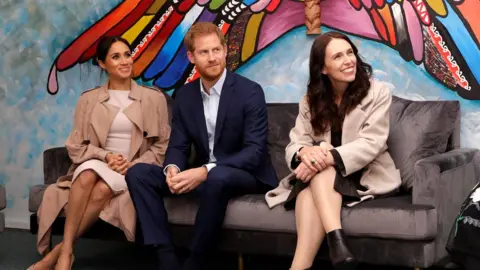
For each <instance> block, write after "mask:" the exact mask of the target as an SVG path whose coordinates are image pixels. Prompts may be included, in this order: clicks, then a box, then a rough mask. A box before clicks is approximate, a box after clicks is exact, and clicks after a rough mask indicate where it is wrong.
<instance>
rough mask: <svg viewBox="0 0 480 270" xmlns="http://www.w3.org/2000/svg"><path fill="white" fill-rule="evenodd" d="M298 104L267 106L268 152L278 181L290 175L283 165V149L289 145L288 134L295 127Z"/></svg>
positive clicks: (272, 104) (273, 104) (284, 164)
mask: <svg viewBox="0 0 480 270" xmlns="http://www.w3.org/2000/svg"><path fill="white" fill-rule="evenodd" d="M297 114H298V104H297V103H289V104H275V103H271V104H268V145H267V146H268V151H269V153H270V158H271V159H272V164H273V167H274V168H275V171H276V172H277V177H278V179H282V178H283V177H285V176H287V175H288V174H289V173H290V170H289V169H288V167H287V165H286V163H285V147H286V146H287V145H288V143H290V137H289V133H290V130H291V129H292V128H293V127H294V126H295V119H296V118H297Z"/></svg>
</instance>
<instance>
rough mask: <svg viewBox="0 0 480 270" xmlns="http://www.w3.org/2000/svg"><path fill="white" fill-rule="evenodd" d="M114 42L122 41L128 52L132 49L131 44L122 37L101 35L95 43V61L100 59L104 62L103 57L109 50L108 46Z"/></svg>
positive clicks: (104, 57)
mask: <svg viewBox="0 0 480 270" xmlns="http://www.w3.org/2000/svg"><path fill="white" fill-rule="evenodd" d="M116 42H122V43H123V44H125V45H127V47H128V49H129V50H130V52H131V51H132V46H131V45H130V43H128V41H127V40H126V39H124V38H122V37H119V36H105V37H102V38H101V39H100V40H99V41H98V44H97V51H96V55H95V56H96V61H97V63H98V61H102V62H105V59H106V58H107V54H108V50H110V47H112V45H113V43H116Z"/></svg>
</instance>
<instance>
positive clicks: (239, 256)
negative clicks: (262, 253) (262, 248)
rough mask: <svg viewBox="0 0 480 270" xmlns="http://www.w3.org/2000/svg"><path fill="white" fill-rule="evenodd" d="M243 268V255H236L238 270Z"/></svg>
mask: <svg viewBox="0 0 480 270" xmlns="http://www.w3.org/2000/svg"><path fill="white" fill-rule="evenodd" d="M244 269H245V268H244V266H243V254H242V253H238V270H244Z"/></svg>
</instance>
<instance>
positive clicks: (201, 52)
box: [187, 33, 227, 81]
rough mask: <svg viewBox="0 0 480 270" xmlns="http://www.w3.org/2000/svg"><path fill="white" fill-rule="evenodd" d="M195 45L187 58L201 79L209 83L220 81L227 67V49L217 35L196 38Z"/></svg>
mask: <svg viewBox="0 0 480 270" xmlns="http://www.w3.org/2000/svg"><path fill="white" fill-rule="evenodd" d="M193 45H194V46H193V48H194V49H193V51H189V52H187V56H188V59H189V60H190V62H191V63H192V64H194V65H195V68H196V69H197V72H198V73H199V74H200V77H202V79H204V80H207V81H215V80H216V79H218V78H219V77H220V76H221V75H222V73H223V70H224V69H225V67H226V65H227V61H226V57H227V47H226V46H225V45H222V42H221V40H220V38H219V37H218V36H217V35H216V34H215V33H211V34H207V35H198V36H196V37H195V38H194V40H193Z"/></svg>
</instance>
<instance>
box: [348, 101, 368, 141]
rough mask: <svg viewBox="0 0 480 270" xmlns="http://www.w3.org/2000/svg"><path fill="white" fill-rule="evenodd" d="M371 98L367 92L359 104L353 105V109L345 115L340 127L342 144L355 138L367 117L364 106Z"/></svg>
mask: <svg viewBox="0 0 480 270" xmlns="http://www.w3.org/2000/svg"><path fill="white" fill-rule="evenodd" d="M371 99H372V96H371V94H370V93H369V94H368V95H367V96H366V97H365V98H364V99H363V100H362V101H361V102H360V104H358V105H357V107H355V109H353V110H352V111H351V112H350V113H349V114H347V115H346V116H345V119H344V120H343V128H342V130H343V132H342V144H346V143H349V142H351V141H353V140H355V139H356V138H357V134H358V132H359V131H360V129H361V128H362V125H364V124H365V120H366V119H367V114H366V113H365V111H364V108H365V106H366V104H368V102H370V100H371Z"/></svg>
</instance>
